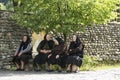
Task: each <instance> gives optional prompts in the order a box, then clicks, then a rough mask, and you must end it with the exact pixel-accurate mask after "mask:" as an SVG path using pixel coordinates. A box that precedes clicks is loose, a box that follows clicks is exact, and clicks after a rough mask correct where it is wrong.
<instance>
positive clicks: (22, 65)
mask: <svg viewBox="0 0 120 80" xmlns="http://www.w3.org/2000/svg"><path fill="white" fill-rule="evenodd" d="M20 62H21V69H22V70H24V69H25V63H24V62H23V61H22V60H21V61H20Z"/></svg>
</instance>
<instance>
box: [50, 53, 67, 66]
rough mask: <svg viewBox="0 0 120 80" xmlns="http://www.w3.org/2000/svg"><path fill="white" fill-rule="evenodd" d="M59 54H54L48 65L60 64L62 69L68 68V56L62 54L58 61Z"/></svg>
mask: <svg viewBox="0 0 120 80" xmlns="http://www.w3.org/2000/svg"><path fill="white" fill-rule="evenodd" d="M56 55H57V54H52V56H51V57H50V58H49V59H48V64H53V65H54V64H58V65H59V66H61V67H62V68H64V67H66V58H67V55H66V54H62V55H60V56H59V58H58V59H56Z"/></svg>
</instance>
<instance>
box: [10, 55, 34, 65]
mask: <svg viewBox="0 0 120 80" xmlns="http://www.w3.org/2000/svg"><path fill="white" fill-rule="evenodd" d="M29 59H32V55H28V53H27V54H26V53H25V54H22V55H21V56H14V57H13V60H12V61H13V62H14V63H17V64H20V61H23V62H24V63H25V64H27V63H28V61H29Z"/></svg>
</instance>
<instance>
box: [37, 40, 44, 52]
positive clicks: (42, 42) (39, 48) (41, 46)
mask: <svg viewBox="0 0 120 80" xmlns="http://www.w3.org/2000/svg"><path fill="white" fill-rule="evenodd" d="M43 46H44V41H41V42H40V43H39V45H38V47H37V51H38V52H39V51H40V50H41V49H42V48H43Z"/></svg>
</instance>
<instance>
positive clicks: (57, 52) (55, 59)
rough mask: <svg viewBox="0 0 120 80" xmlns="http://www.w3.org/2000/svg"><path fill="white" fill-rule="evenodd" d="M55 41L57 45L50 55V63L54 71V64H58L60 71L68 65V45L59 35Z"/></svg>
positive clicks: (51, 69)
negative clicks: (66, 61)
mask: <svg viewBox="0 0 120 80" xmlns="http://www.w3.org/2000/svg"><path fill="white" fill-rule="evenodd" d="M53 41H54V43H55V45H56V46H55V48H54V49H53V50H52V52H51V54H50V56H49V57H48V64H49V65H50V71H53V68H52V65H54V64H58V65H59V72H61V69H62V68H63V67H65V66H66V63H65V59H66V57H67V54H66V51H67V46H66V44H65V42H64V41H63V40H62V39H61V38H59V37H57V38H55V39H54V40H53Z"/></svg>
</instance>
